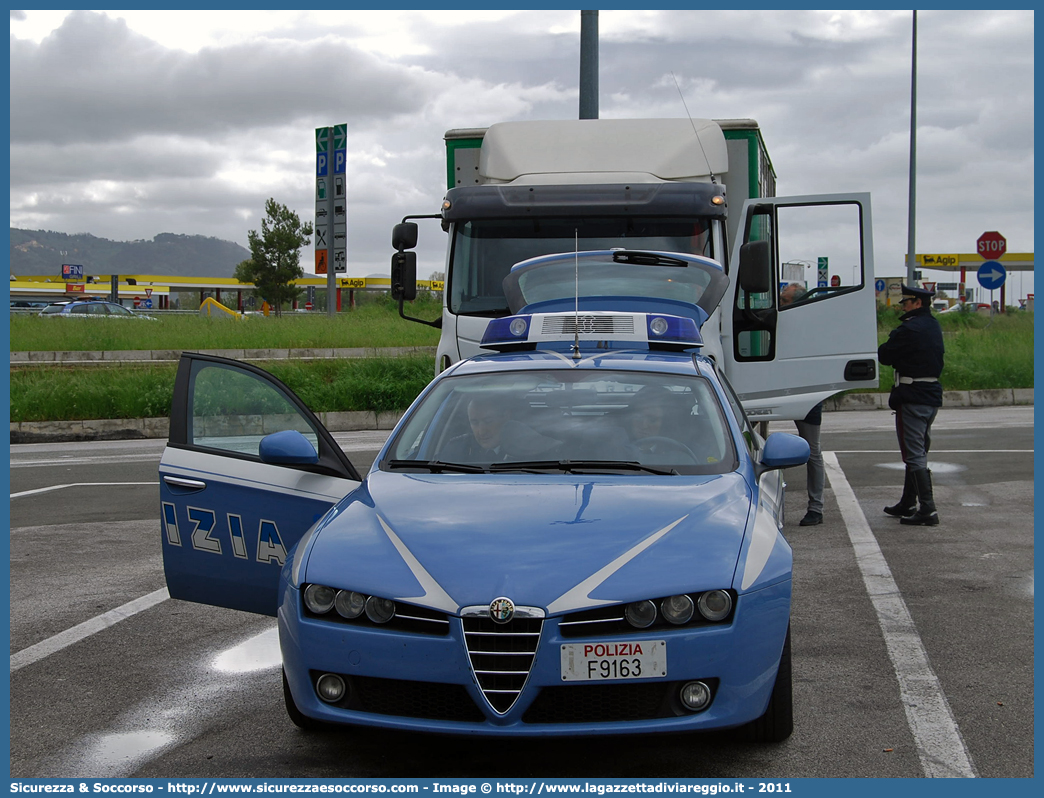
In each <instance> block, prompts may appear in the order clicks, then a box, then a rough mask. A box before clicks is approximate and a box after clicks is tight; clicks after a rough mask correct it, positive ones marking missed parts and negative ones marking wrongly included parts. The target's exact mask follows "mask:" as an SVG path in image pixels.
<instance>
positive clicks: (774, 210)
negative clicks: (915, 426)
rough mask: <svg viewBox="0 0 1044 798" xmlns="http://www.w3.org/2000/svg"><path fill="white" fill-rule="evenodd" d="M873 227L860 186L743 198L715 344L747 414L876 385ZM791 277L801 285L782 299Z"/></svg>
mask: <svg viewBox="0 0 1044 798" xmlns="http://www.w3.org/2000/svg"><path fill="white" fill-rule="evenodd" d="M872 229H873V228H872V226H871V220H870V195H869V194H865V193H864V194H831V195H816V196H807V197H771V198H761V199H753V200H748V201H747V202H746V203H745V204H744V206H743V212H742V218H741V221H740V227H739V238H738V240H737V246H736V247H734V249H733V252H732V257H731V263H730V269H729V273H730V275H731V277H732V285H731V287H730V294H729V295H726V297H725V298H724V299H723V300H722V327H721V338H722V341H721V343H722V354H723V357H724V365H725V372H726V374H727V375H728V378H729V381H730V382H731V383H732V386H733V388H734V389H735V390H736V393H737V395H738V396H739V399H740V401H741V402H742V403H743V406H744V408H745V410H746V412H747V415H748V416H749V417H750V419H751V421H771V420H774V419H801V418H804V417H805V415H806V414H807V413H808V411H809V410H811V409H812V408H813V407H814V406H815V405H816V404H818V403H819V402H821V401H823V400H824V399H827V398H829V397H830V396H833V395H834V394H836V393H839V392H841V391H846V390H851V389H866V388H876V387H877V384H878V376H877V371H878V369H877V311H876V299H875V291H874V258H873V241H872V235H871V231H872ZM791 282H798V283H799V284H801V285H802V288H803V289H804V291H803V294H802V295H800V296H799V298H798V299H797V300H796V301H794V302H793V303H791V304H783V303H781V301H780V294H781V291H782V289H783V288H784V287H785V286H787V285H788V284H789V283H791ZM799 294H801V292H799Z"/></svg>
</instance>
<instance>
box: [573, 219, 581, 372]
mask: <svg viewBox="0 0 1044 798" xmlns="http://www.w3.org/2000/svg"><path fill="white" fill-rule="evenodd" d="M573 257H574V260H573V277H574V280H575V286H574V289H573V360H579V359H580V232H579V230H577V229H576V228H575V227H574V228H573Z"/></svg>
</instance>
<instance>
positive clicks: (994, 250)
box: [975, 230, 1008, 313]
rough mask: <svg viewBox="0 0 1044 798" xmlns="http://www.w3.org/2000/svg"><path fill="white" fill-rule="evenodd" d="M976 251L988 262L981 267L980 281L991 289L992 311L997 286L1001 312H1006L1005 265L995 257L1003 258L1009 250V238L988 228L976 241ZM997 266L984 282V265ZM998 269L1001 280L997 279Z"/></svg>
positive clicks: (991, 270)
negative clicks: (999, 294)
mask: <svg viewBox="0 0 1044 798" xmlns="http://www.w3.org/2000/svg"><path fill="white" fill-rule="evenodd" d="M975 251H976V252H978V253H979V255H981V256H982V257H983V258H985V259H986V263H984V264H983V266H980V267H979V283H980V284H981V285H982V286H983V287H984V288H988V289H989V290H990V313H993V291H994V289H995V288H998V287H999V288H1000V291H1001V313H1003V312H1004V303H1005V302H1006V301H1007V300H1006V296H1005V294H1006V291H1005V286H1004V277H1005V271H1004V267H1003V266H1001V265H1000V264H999V263H997V262H996V260H994V259H995V258H1001V257H1003V256H1004V253H1005V252H1007V251H1008V240H1007V239H1006V238H1005V237H1004V236H1002V235H1001V234H1000V233H998V232H997V231H996V230H987V231H986V232H985V233H983V234H982V235H981V236H979V239H978V241H976V242H975ZM987 265H989V266H991V267H992V266H995V267H996V269H993V268H991V269H990V277H988V278H987V280H988V282H989V283H990V284H989V285H987V283H984V282H983V278H982V275H983V267H984V266H987ZM997 270H999V272H1000V277H999V280H998V279H997V276H996V273H997Z"/></svg>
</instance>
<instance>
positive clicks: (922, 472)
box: [899, 468, 939, 526]
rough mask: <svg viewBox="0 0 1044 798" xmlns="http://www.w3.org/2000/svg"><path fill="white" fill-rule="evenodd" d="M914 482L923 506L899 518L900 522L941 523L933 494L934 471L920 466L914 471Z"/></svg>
mask: <svg viewBox="0 0 1044 798" xmlns="http://www.w3.org/2000/svg"><path fill="white" fill-rule="evenodd" d="M913 474H914V484H915V485H916V486H917V498H918V499H919V500H920V502H921V506H920V507H919V508H918V509H917V512H915V513H914V514H913V515H908V516H904V517H903V518H900V519H899V523H900V524H912V525H913V526H935V525H936V524H938V523H939V513H937V512H936V511H935V497H934V496H933V495H932V472H931V471H929V470H928V469H927V468H918V469H916V470H915V471H914V472H913Z"/></svg>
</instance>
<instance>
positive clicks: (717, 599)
mask: <svg viewBox="0 0 1044 798" xmlns="http://www.w3.org/2000/svg"><path fill="white" fill-rule="evenodd" d="M696 605H697V606H698V607H699V608H700V615H702V616H703V617H704V618H706V619H707V620H708V621H722V620H724V619H725V618H727V617H728V616H729V613H730V612H732V596H730V595H729V593H728V591H725V590H708V591H707V592H706V593H703V594H702V595H700V598H699V601H697V602H696Z"/></svg>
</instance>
